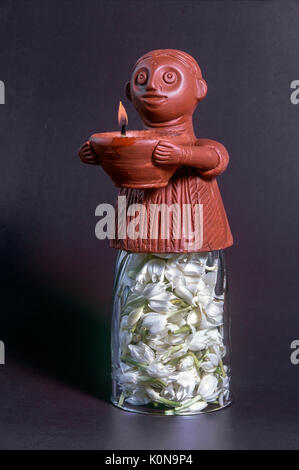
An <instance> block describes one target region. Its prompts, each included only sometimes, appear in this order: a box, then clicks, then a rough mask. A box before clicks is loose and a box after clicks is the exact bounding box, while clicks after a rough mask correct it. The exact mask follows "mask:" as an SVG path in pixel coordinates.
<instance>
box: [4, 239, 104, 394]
mask: <svg viewBox="0 0 299 470" xmlns="http://www.w3.org/2000/svg"><path fill="white" fill-rule="evenodd" d="M20 239H21V236H20V235H19V234H18V231H16V230H10V232H9V231H7V232H6V236H5V237H4V240H3V242H1V248H0V254H1V259H2V260H3V264H2V267H3V273H2V275H1V277H2V279H1V289H0V292H1V303H2V315H1V319H0V339H1V340H3V341H4V343H5V345H6V352H7V362H8V361H9V356H13V357H15V358H16V359H17V360H19V361H22V363H25V364H26V363H27V364H29V365H31V366H34V367H38V368H39V370H40V371H42V372H44V373H47V374H50V375H51V376H53V377H55V378H58V379H59V380H61V381H63V382H65V383H67V384H69V385H71V386H74V387H76V388H79V389H81V390H83V391H85V392H87V393H90V394H92V395H93V396H97V397H99V398H101V399H104V400H109V395H110V325H109V324H108V323H107V322H106V323H105V322H104V321H103V320H102V319H101V317H104V318H105V317H106V318H107V315H98V316H97V317H96V316H95V314H94V312H91V311H90V310H89V309H88V307H86V306H84V304H82V305H80V304H79V303H78V301H75V300H74V299H71V298H70V297H69V296H67V295H66V294H63V293H62V292H57V291H54V289H51V286H45V285H44V284H43V283H42V282H41V280H39V279H37V278H36V276H33V275H32V273H31V272H30V269H28V268H27V267H26V265H24V262H23V261H22V260H24V251H25V250H24V248H23V247H22V246H21V243H20ZM26 251H27V250H26ZM62 289H63V286H62ZM99 311H100V307H99Z"/></svg>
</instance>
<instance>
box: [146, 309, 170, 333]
mask: <svg viewBox="0 0 299 470" xmlns="http://www.w3.org/2000/svg"><path fill="white" fill-rule="evenodd" d="M166 324H167V318H166V316H165V315H161V314H160V313H155V312H154V313H146V314H145V315H144V316H143V322H142V325H143V326H144V327H145V328H148V329H149V333H150V334H152V335H155V334H157V333H160V332H161V331H163V330H164V329H165V327H166Z"/></svg>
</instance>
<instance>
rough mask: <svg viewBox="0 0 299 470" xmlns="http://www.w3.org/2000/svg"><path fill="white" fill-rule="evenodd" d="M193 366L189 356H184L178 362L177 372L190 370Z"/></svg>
mask: <svg viewBox="0 0 299 470" xmlns="http://www.w3.org/2000/svg"><path fill="white" fill-rule="evenodd" d="M193 366H194V360H193V358H192V357H191V356H186V357H183V359H181V360H180V362H179V364H178V369H179V370H186V369H190V367H193Z"/></svg>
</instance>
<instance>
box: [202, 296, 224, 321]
mask: <svg viewBox="0 0 299 470" xmlns="http://www.w3.org/2000/svg"><path fill="white" fill-rule="evenodd" d="M205 313H206V315H207V317H208V319H209V320H210V321H211V322H212V323H214V324H215V323H216V324H221V323H222V322H223V302H222V301H218V302H215V301H212V302H210V303H209V304H208V305H207V306H206V307H205Z"/></svg>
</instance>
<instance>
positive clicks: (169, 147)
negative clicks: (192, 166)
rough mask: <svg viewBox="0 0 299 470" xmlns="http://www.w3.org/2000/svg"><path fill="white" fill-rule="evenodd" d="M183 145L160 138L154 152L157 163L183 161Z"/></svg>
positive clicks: (167, 163) (169, 163)
mask: <svg viewBox="0 0 299 470" xmlns="http://www.w3.org/2000/svg"><path fill="white" fill-rule="evenodd" d="M182 155H183V152H182V147H180V146H179V145H174V144H171V143H170V142H167V141H166V140H160V141H159V143H158V145H157V146H156V148H155V150H154V153H153V160H154V163H155V164H156V165H178V164H180V163H181V161H182Z"/></svg>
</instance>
